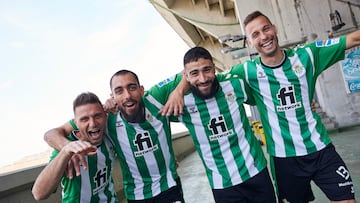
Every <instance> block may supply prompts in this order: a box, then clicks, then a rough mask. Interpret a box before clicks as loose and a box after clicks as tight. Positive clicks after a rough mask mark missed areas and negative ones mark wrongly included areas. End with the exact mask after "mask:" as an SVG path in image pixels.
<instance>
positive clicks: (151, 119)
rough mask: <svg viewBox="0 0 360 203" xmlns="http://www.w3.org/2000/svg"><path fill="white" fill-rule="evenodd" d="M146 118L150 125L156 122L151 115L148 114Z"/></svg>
mask: <svg viewBox="0 0 360 203" xmlns="http://www.w3.org/2000/svg"><path fill="white" fill-rule="evenodd" d="M145 118H146V120H147V121H149V122H150V123H151V122H153V121H154V118H153V116H152V115H151V114H150V113H147V114H146V115H145Z"/></svg>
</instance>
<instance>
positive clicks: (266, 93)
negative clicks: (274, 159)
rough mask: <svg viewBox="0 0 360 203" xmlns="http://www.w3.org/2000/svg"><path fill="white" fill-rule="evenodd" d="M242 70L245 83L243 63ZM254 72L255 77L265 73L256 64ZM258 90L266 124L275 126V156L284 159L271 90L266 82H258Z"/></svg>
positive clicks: (282, 143)
mask: <svg viewBox="0 0 360 203" xmlns="http://www.w3.org/2000/svg"><path fill="white" fill-rule="evenodd" d="M244 68H245V73H246V78H247V81H249V79H248V75H247V74H248V71H249V70H248V68H249V67H248V63H245V66H244ZM256 70H257V73H256V75H259V72H260V71H262V72H263V73H265V71H264V69H263V68H262V67H261V65H260V64H256ZM259 90H260V94H261V95H262V96H263V100H264V105H265V106H266V111H267V113H268V119H269V120H268V121H267V122H268V123H269V124H270V121H271V123H274V124H275V125H271V134H272V139H273V140H274V144H275V154H276V156H279V157H285V155H286V153H285V146H284V140H283V139H282V136H281V133H280V126H279V125H278V123H279V120H278V117H277V115H276V114H275V106H274V103H273V102H272V97H271V90H270V86H269V83H268V81H264V82H261V81H260V80H259Z"/></svg>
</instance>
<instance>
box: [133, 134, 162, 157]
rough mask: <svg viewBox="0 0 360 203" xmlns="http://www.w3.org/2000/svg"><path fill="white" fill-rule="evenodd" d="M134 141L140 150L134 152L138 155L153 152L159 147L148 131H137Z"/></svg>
mask: <svg viewBox="0 0 360 203" xmlns="http://www.w3.org/2000/svg"><path fill="white" fill-rule="evenodd" d="M133 143H134V145H135V146H136V147H137V149H138V151H136V152H134V154H135V156H136V157H139V156H143V155H144V154H146V153H148V152H153V151H155V150H157V149H158V146H157V145H155V146H154V144H153V141H152V139H151V137H150V133H149V132H148V131H145V132H141V133H137V134H136V135H135V139H134V140H133Z"/></svg>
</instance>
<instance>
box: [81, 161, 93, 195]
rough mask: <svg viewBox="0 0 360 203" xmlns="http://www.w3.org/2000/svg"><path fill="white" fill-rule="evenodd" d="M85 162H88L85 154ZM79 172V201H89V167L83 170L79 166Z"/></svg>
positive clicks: (90, 192)
mask: <svg viewBox="0 0 360 203" xmlns="http://www.w3.org/2000/svg"><path fill="white" fill-rule="evenodd" d="M85 159H86V163H89V159H88V157H87V156H85ZM80 173H81V187H80V188H81V189H80V201H81V202H90V200H91V194H92V191H91V183H90V176H89V169H86V170H84V169H83V167H80Z"/></svg>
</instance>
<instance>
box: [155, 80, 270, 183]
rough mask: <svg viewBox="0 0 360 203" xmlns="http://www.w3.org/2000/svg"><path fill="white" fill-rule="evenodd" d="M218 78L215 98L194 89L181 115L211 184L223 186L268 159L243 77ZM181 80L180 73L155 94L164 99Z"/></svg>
mask: <svg viewBox="0 0 360 203" xmlns="http://www.w3.org/2000/svg"><path fill="white" fill-rule="evenodd" d="M217 79H218V81H219V88H218V90H217V92H216V94H215V96H214V97H213V98H210V99H205V100H204V99H200V98H198V97H196V96H194V95H193V94H192V93H191V92H189V93H188V94H186V95H185V97H184V102H185V106H184V112H183V115H182V116H180V117H179V118H178V119H179V121H181V122H183V123H184V124H185V125H186V127H187V128H188V130H189V132H190V135H191V137H192V139H193V142H194V144H195V148H196V150H197V152H198V154H199V155H200V158H201V160H202V162H203V164H204V166H205V170H206V174H207V177H208V180H209V183H210V186H211V188H212V189H223V188H228V187H231V186H234V185H238V184H240V183H242V182H244V181H246V180H248V179H250V178H251V177H253V176H255V175H256V174H258V173H259V172H260V171H261V170H263V169H264V168H265V167H266V159H265V157H264V154H263V151H262V148H261V146H260V144H259V142H258V140H257V138H256V137H255V136H254V134H253V131H252V129H251V126H250V124H249V121H248V118H247V116H246V113H245V109H244V107H243V103H244V102H245V101H247V100H248V95H247V93H246V91H245V85H244V82H243V80H241V79H239V78H237V77H236V76H235V78H234V77H232V76H231V75H221V76H220V75H218V76H217ZM180 80H181V77H180V75H177V76H176V77H175V78H171V79H168V80H165V81H166V82H165V81H163V82H162V83H159V84H158V86H157V87H154V88H152V89H151V91H154V92H157V91H158V94H154V95H158V97H157V98H158V99H159V100H160V102H161V103H165V102H166V99H167V96H168V95H169V94H170V93H171V92H172V91H173V89H174V88H175V87H176V85H177V84H178V82H179V81H180ZM161 95H162V97H161ZM164 95H166V96H164Z"/></svg>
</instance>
